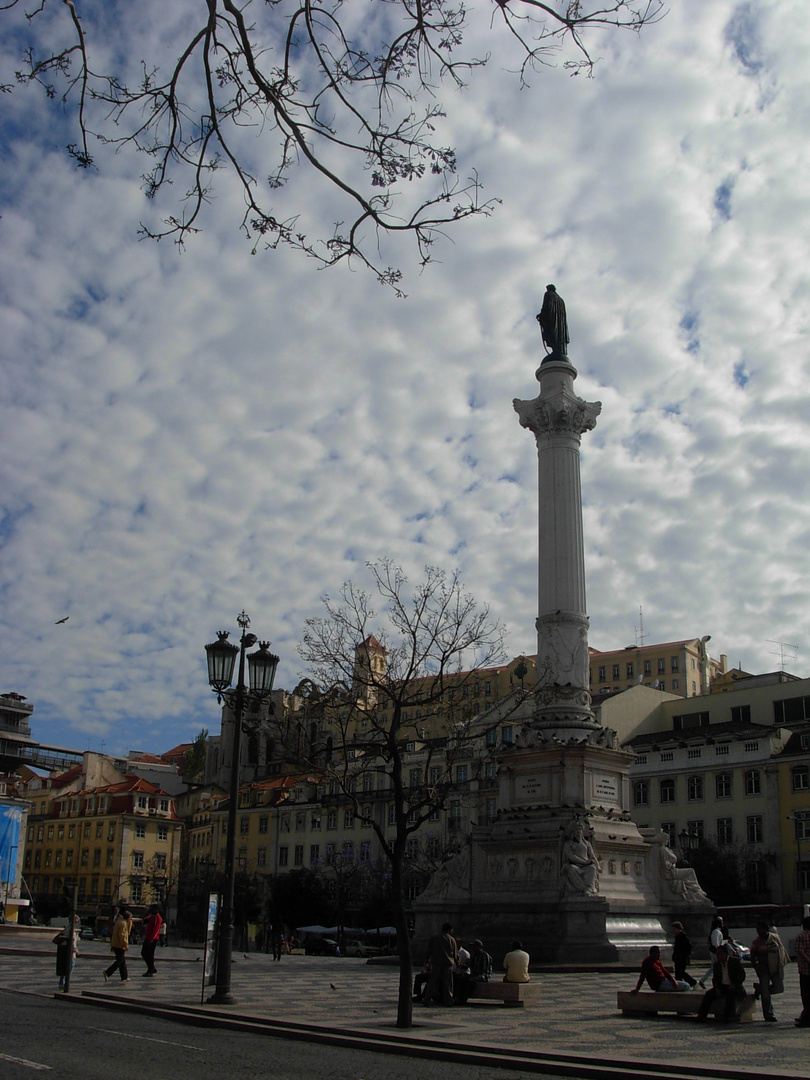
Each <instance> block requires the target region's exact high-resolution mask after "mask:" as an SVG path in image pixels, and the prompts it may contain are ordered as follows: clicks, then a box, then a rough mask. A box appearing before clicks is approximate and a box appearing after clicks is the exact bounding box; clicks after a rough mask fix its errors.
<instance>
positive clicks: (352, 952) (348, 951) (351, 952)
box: [343, 941, 382, 957]
mask: <svg viewBox="0 0 810 1080" xmlns="http://www.w3.org/2000/svg"><path fill="white" fill-rule="evenodd" d="M381 952H382V949H380V948H379V947H378V946H377V945H366V943H365V942H364V941H347V942H346V948H345V949H344V950H343V955H344V956H361V957H368V956H379V955H380V953H381Z"/></svg>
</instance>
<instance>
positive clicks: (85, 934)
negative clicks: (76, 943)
mask: <svg viewBox="0 0 810 1080" xmlns="http://www.w3.org/2000/svg"><path fill="white" fill-rule="evenodd" d="M95 936H96V932H95V930H94V929H93V927H92V926H83V927H82V928H81V929H80V930H79V938H80V939H81V940H82V941H93V940H94V938H95Z"/></svg>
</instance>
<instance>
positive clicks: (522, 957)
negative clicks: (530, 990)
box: [503, 941, 529, 983]
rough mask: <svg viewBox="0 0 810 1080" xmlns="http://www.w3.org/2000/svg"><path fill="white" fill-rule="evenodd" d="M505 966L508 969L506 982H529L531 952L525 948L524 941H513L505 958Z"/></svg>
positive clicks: (505, 977)
mask: <svg viewBox="0 0 810 1080" xmlns="http://www.w3.org/2000/svg"><path fill="white" fill-rule="evenodd" d="M503 966H504V970H505V971H506V974H505V975H504V977H503V981H504V982H513V983H527V982H529V954H528V953H527V952H526V950H525V949H524V948H523V943H522V942H520V941H513V942H512V946H511V951H510V952H508V953H507V954H506V956H505V957H504V958H503Z"/></svg>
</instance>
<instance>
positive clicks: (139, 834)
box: [135, 821, 146, 840]
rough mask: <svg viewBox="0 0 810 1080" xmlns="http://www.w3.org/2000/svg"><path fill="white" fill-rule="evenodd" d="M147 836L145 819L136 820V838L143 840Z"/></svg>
mask: <svg viewBox="0 0 810 1080" xmlns="http://www.w3.org/2000/svg"><path fill="white" fill-rule="evenodd" d="M145 836H146V825H145V824H144V822H143V821H136V822H135V839H136V840H143V838H144V837H145Z"/></svg>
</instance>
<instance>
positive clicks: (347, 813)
mask: <svg viewBox="0 0 810 1080" xmlns="http://www.w3.org/2000/svg"><path fill="white" fill-rule="evenodd" d="M343 828H344V829H353V828H354V810H353V808H352V807H351V806H347V807H346V809H345V810H344V811H343Z"/></svg>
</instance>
